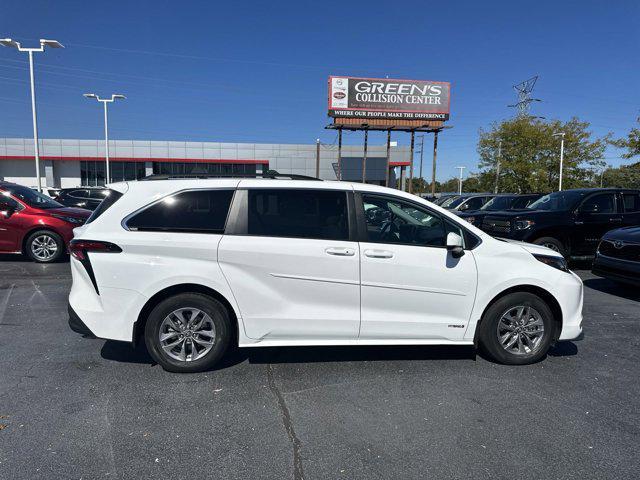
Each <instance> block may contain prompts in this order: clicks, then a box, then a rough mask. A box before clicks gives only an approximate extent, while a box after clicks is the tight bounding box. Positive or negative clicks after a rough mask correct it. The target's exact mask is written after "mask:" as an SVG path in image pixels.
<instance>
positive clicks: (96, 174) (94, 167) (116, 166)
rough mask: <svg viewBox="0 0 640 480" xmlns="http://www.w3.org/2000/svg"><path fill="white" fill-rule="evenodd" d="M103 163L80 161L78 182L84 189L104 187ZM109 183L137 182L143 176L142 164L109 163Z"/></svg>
mask: <svg viewBox="0 0 640 480" xmlns="http://www.w3.org/2000/svg"><path fill="white" fill-rule="evenodd" d="M105 169H106V168H105V162H103V161H95V160H94V161H88V160H81V161H80V182H81V185H82V186H85V187H96V186H104V184H105V181H104V179H105ZM109 170H110V172H109V173H110V176H111V179H110V182H125V181H127V180H139V179H141V178H143V177H144V176H145V168H144V162H109Z"/></svg>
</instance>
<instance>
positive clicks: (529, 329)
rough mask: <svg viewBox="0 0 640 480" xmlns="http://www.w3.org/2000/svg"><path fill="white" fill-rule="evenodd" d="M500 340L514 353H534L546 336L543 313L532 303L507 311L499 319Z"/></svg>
mask: <svg viewBox="0 0 640 480" xmlns="http://www.w3.org/2000/svg"><path fill="white" fill-rule="evenodd" d="M496 333H497V336H498V342H499V343H500V346H501V347H502V348H503V349H504V350H506V351H507V352H509V353H512V354H514V355H532V354H534V353H536V352H537V351H538V349H539V348H540V345H541V343H542V339H543V337H544V321H543V320H542V315H540V312H538V311H537V310H536V309H535V308H533V307H532V306H530V305H517V306H514V307H510V308H509V309H508V310H507V311H505V312H504V313H503V314H502V315H501V317H500V320H499V321H498V328H497V332H496Z"/></svg>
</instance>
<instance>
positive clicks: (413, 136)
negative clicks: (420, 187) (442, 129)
mask: <svg viewBox="0 0 640 480" xmlns="http://www.w3.org/2000/svg"><path fill="white" fill-rule="evenodd" d="M415 139H416V132H415V130H411V153H409V159H410V160H411V163H410V164H409V193H412V192H413V146H414V143H415Z"/></svg>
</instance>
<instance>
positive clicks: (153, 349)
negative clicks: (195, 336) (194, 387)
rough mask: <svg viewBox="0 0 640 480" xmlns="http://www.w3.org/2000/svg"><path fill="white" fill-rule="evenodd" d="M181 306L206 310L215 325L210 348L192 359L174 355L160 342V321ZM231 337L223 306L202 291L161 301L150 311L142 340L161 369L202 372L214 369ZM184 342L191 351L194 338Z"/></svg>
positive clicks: (228, 321) (229, 322) (227, 314)
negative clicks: (178, 357)
mask: <svg viewBox="0 0 640 480" xmlns="http://www.w3.org/2000/svg"><path fill="white" fill-rule="evenodd" d="M183 308H184V309H189V308H194V309H198V310H200V311H202V312H204V313H206V314H207V315H208V316H209V317H210V319H211V320H212V321H213V326H214V328H215V332H214V336H215V338H214V344H213V347H211V349H210V350H209V351H208V352H206V353H205V354H204V355H202V356H201V357H198V358H196V359H195V360H187V359H185V360H179V359H176V358H173V357H172V356H170V354H168V353H167V352H166V351H165V350H164V349H163V348H162V346H161V343H160V328H161V327H162V323H163V321H164V320H165V318H167V316H168V315H169V314H171V313H172V312H174V311H176V310H178V309H183ZM189 335H190V333H189ZM179 338H182V337H179ZM230 339H231V320H230V318H229V312H228V311H227V309H226V307H225V306H224V305H222V304H221V303H220V302H218V301H217V300H215V299H213V298H211V297H209V296H207V295H203V294H201V293H180V294H178V295H175V296H173V297H169V298H167V299H165V300H163V301H161V302H160V303H159V304H158V305H156V306H155V307H154V308H153V310H152V311H151V313H150V314H149V317H148V318H147V323H146V325H145V330H144V341H145V344H146V346H147V350H148V351H149V354H150V355H151V356H152V357H153V359H154V360H155V361H156V362H158V363H159V364H160V365H161V366H162V368H164V369H165V370H167V371H169V372H176V373H192V372H202V371H204V370H209V369H211V368H213V366H214V365H215V364H216V363H217V362H218V361H219V360H220V359H221V358H222V356H223V355H224V353H225V351H226V350H227V347H228V345H229V343H230ZM176 340H177V339H176ZM185 341H186V346H185V349H186V350H190V349H191V348H193V347H192V346H193V345H196V344H195V343H194V342H193V340H186V339H185Z"/></svg>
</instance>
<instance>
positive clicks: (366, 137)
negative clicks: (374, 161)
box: [362, 128, 369, 183]
mask: <svg viewBox="0 0 640 480" xmlns="http://www.w3.org/2000/svg"><path fill="white" fill-rule="evenodd" d="M368 143H369V130H368V129H366V128H365V129H364V155H363V156H362V183H367V145H368Z"/></svg>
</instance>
